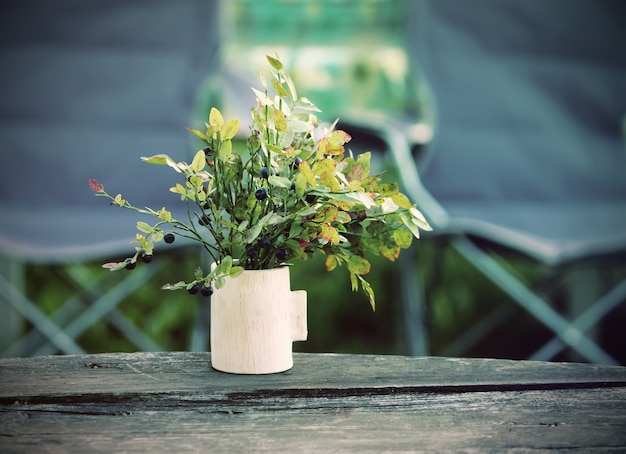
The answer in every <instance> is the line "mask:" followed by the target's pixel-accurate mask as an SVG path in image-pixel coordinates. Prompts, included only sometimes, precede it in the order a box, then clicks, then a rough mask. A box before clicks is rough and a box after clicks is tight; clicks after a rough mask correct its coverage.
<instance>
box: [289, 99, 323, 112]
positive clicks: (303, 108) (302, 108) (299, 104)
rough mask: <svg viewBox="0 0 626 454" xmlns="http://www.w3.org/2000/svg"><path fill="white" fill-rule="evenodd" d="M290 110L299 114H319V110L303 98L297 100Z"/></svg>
mask: <svg viewBox="0 0 626 454" xmlns="http://www.w3.org/2000/svg"><path fill="white" fill-rule="evenodd" d="M291 110H292V111H294V112H296V111H299V112H306V113H310V112H321V110H320V109H319V108H318V107H317V106H316V105H315V104H313V103H312V102H311V101H309V100H308V99H307V98H305V97H302V98H298V100H297V101H296V102H294V103H293V106H292V107H291Z"/></svg>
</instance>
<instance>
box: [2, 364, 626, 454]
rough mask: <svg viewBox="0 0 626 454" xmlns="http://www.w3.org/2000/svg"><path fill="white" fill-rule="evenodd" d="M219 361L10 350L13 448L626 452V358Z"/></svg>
mask: <svg viewBox="0 0 626 454" xmlns="http://www.w3.org/2000/svg"><path fill="white" fill-rule="evenodd" d="M209 360H210V356H209V354H208V353H135V354H101V355H85V356H47V357H33V358H17V359H1V360H0V400H1V402H0V404H1V405H0V408H1V412H0V452H2V453H10V452H29V453H30V452H81V453H83V452H103V451H105V452H188V451H201V452H209V451H210V452H214V451H228V452H244V451H253V452H254V451H265V450H267V451H290V452H302V451H306V452H311V451H323V452H341V451H358V452H362V451H371V452H382V451H451V452H458V451H460V450H463V451H474V450H475V451H480V452H484V451H487V452H488V451H495V452H500V451H503V450H518V449H519V450H580V451H581V452H586V451H588V450H599V451H611V452H618V451H620V452H626V368H624V367H616V366H594V365H589V364H565V363H540V362H528V361H507V360H489V359H446V358H410V357H396V356H362V355H330V354H296V355H295V358H294V362H295V365H294V367H293V369H292V370H290V371H288V372H285V373H281V374H275V375H261V376H245V375H229V374H224V373H221V372H217V371H215V370H213V369H211V367H210V365H209ZM621 450H623V451H621Z"/></svg>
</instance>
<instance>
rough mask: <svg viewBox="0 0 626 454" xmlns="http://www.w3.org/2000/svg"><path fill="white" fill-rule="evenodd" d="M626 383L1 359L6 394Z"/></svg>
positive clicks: (375, 365)
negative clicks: (226, 371)
mask: <svg viewBox="0 0 626 454" xmlns="http://www.w3.org/2000/svg"><path fill="white" fill-rule="evenodd" d="M601 383H606V384H607V385H623V384H624V383H626V367H619V366H603V365H592V364H575V363H548V362H531V361H512V360H498V359H468V358H435V357H401V356H372V355H335V354H307V353H299V354H298V353H296V354H295V355H294V367H293V369H291V370H289V371H287V372H283V373H280V374H270V375H233V374H224V373H221V372H218V371H215V370H214V369H212V368H211V366H210V354H209V353H202V352H199V353H190V352H185V353H182V352H177V353H149V352H146V353H133V354H100V355H70V356H51V357H45V356H44V357H32V358H3V359H0V399H4V401H6V399H7V398H8V399H12V398H17V397H25V396H40V397H41V396H45V395H55V396H59V395H63V394H69V395H74V394H89V395H91V394H120V393H121V392H122V391H121V390H123V393H124V394H129V393H145V392H151V393H159V392H181V391H188V392H197V391H198V389H206V390H210V391H211V392H228V393H232V392H249V391H262V390H273V389H281V390H288V389H331V390H337V389H344V390H345V389H354V388H356V389H358V388H368V389H371V388H403V387H409V388H413V389H415V390H423V391H427V390H429V389H431V390H437V389H439V388H441V389H444V388H447V389H449V390H451V391H459V390H462V389H470V390H472V389H473V390H483V391H484V390H489V389H492V390H506V389H542V388H549V387H551V388H558V387H561V388H563V387H576V386H579V387H585V386H593V387H595V386H598V385H599V384H601Z"/></svg>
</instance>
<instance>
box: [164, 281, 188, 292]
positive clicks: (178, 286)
mask: <svg viewBox="0 0 626 454" xmlns="http://www.w3.org/2000/svg"><path fill="white" fill-rule="evenodd" d="M184 288H187V284H186V283H185V282H183V281H178V282H177V283H175V284H163V285H162V286H161V290H181V289H184Z"/></svg>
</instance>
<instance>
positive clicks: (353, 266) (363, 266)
mask: <svg viewBox="0 0 626 454" xmlns="http://www.w3.org/2000/svg"><path fill="white" fill-rule="evenodd" d="M347 264H348V269H349V270H350V272H351V273H354V274H361V275H362V274H367V273H369V272H370V269H371V265H370V262H368V261H367V259H366V258H365V257H361V256H360V255H352V256H350V257H349V258H348V260H347Z"/></svg>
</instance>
